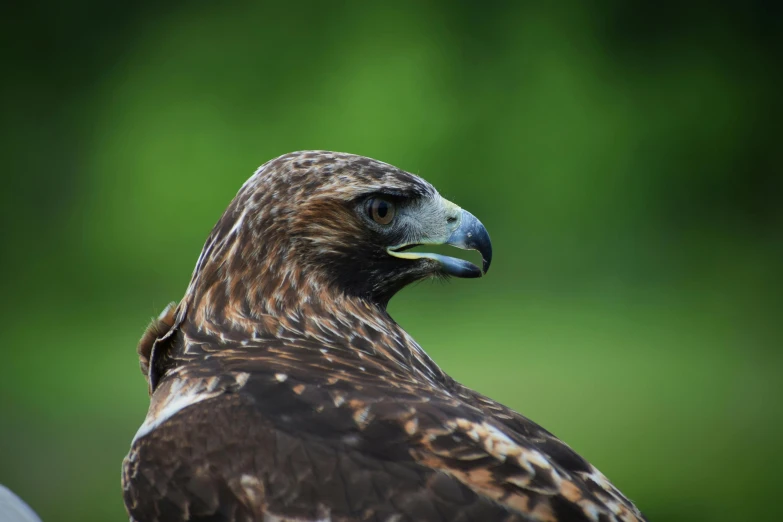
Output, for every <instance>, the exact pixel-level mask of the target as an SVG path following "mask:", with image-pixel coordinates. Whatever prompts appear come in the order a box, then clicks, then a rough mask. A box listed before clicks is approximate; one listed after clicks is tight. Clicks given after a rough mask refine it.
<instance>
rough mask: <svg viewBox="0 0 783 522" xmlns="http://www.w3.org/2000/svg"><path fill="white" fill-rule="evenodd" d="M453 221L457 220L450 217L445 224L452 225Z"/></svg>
mask: <svg viewBox="0 0 783 522" xmlns="http://www.w3.org/2000/svg"><path fill="white" fill-rule="evenodd" d="M455 221H457V218H455V217H450V218H447V219H446V222H447V223H454V222H455Z"/></svg>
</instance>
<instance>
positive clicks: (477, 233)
mask: <svg viewBox="0 0 783 522" xmlns="http://www.w3.org/2000/svg"><path fill="white" fill-rule="evenodd" d="M417 245H451V246H455V247H457V248H461V249H463V250H476V251H477V252H478V253H480V254H481V264H482V267H481V268H479V267H477V266H476V265H474V264H473V263H471V262H469V261H465V260H464V259H459V258H457V257H449V256H444V255H441V254H432V253H429V252H403V251H402V250H403V249H406V248H411V247H413V246H417ZM387 251H388V252H389V254H391V255H393V256H395V257H399V258H402V259H421V258H427V259H433V260H435V261H437V262H438V263H440V266H441V269H442V270H443V272H445V273H446V274H449V275H453V276H454V277H481V276H482V275H484V274H486V273H487V271H488V270H489V265H490V263H491V262H492V242H491V241H490V240H489V233H488V232H487V229H486V228H485V227H484V225H482V224H481V221H479V220H478V219H477V218H476V216H474V215H473V214H471V213H470V212H468V211H467V210H463V209H460V214H459V224H458V225H457V228H456V229H454V230H453V231H452V232H451V234H450V235H448V237H446V238H425V239H423V240H421V241H419V242H418V243H415V244H407V245H399V246H396V247H393V248H389V249H388V250H387Z"/></svg>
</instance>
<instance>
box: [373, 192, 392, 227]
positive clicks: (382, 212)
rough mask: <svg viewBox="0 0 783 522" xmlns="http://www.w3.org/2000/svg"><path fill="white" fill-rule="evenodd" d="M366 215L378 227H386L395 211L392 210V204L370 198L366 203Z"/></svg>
mask: <svg viewBox="0 0 783 522" xmlns="http://www.w3.org/2000/svg"><path fill="white" fill-rule="evenodd" d="M367 213H368V214H369V215H370V218H371V219H372V220H373V221H375V222H376V223H378V224H379V225H388V224H389V223H391V222H392V220H393V219H394V214H395V213H396V209H395V208H394V203H391V202H390V201H386V200H385V199H381V198H372V199H370V200H368V201H367Z"/></svg>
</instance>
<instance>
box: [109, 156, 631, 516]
mask: <svg viewBox="0 0 783 522" xmlns="http://www.w3.org/2000/svg"><path fill="white" fill-rule="evenodd" d="M437 243H443V244H451V245H454V246H457V247H459V248H470V249H475V250H479V251H480V252H481V254H482V257H483V260H484V266H483V267H482V268H481V269H480V268H478V267H476V266H473V265H472V264H470V263H467V262H465V261H462V260H459V259H454V258H449V257H446V256H442V255H436V254H426V253H413V252H410V251H408V250H407V249H408V248H409V247H411V246H413V245H427V244H437ZM490 259H491V247H490V244H489V236H488V235H487V234H486V230H485V229H484V227H483V225H481V223H480V222H479V221H478V220H477V219H476V218H475V217H473V216H472V215H471V214H470V213H468V212H467V211H465V210H462V209H460V208H459V207H458V206H456V205H454V204H453V203H451V202H449V201H447V200H445V199H443V198H442V197H441V196H440V195H439V194H438V192H437V191H436V190H435V188H434V187H432V185H430V184H429V183H427V182H426V181H424V180H422V179H421V178H419V177H417V176H414V175H413V174H410V173H407V172H405V171H402V170H400V169H397V168H395V167H393V166H391V165H388V164H385V163H382V162H379V161H375V160H372V159H369V158H364V157H360V156H355V155H351V154H340V153H333V152H324V151H305V152H296V153H292V154H287V155H284V156H281V157H279V158H276V159H274V160H272V161H270V162H268V163H266V164H265V165H262V166H261V167H260V168H259V169H258V170H257V171H256V173H255V174H254V175H253V176H252V177H251V178H250V179H249V180H248V181H247V182H246V183H245V184H244V185H243V186H242V188H241V189H240V191H239V193H238V194H237V196H236V197H235V198H234V200H233V201H232V202H231V204H230V205H229V207H228V209H227V210H226V212H225V213H224V215H223V216H222V217H221V218H220V220H219V221H218V223H217V225H216V226H215V228H214V229H213V230H212V233H211V234H210V235H209V237H208V238H207V241H206V244H205V245H204V248H203V250H202V253H201V255H200V257H199V259H198V262H197V263H196V267H195V269H194V271H193V276H192V278H191V281H190V284H189V285H188V288H187V290H186V292H185V296H184V297H183V298H182V300H181V301H180V302H179V304H178V305H175V304H174V303H172V305H169V307H168V308H167V309H166V310H164V312H163V313H162V314H161V315H160V317H159V318H158V319H156V320H155V321H153V322H152V324H151V325H150V326H149V328H148V330H147V332H146V333H145V335H144V336H143V337H142V340H141V342H140V343H139V347H138V352H139V360H140V364H141V368H142V371H143V372H144V374H145V377H146V378H147V382H148V385H149V392H150V395H151V402H150V409H149V412H148V415H147V418H146V419H145V421H144V423H143V424H142V426H141V428H140V429H139V431H138V433H137V434H136V437H135V438H134V440H133V442H132V445H131V450H130V453H129V454H128V456H127V457H126V459H125V461H124V463H123V474H122V482H123V491H124V499H125V504H126V507H127V509H128V513H129V514H130V517H131V520H134V521H137V522H148V521H149V522H151V521H184V520H194V521H195V520H203V521H206V520H210V521H251V520H257V521H262V520H263V521H269V522H284V521H300V522H305V521H313V522H315V521H319V522H327V521H328V522H352V521H364V520H373V521H387V522H401V521H422V522H430V521H466V522H467V521H496V520H497V521H508V522H511V521H551V522H565V521H571V522H576V521H591V522H598V521H603V522H610V521H616V522H620V521H622V522H633V521H643V520H645V519H644V517H643V516H642V514H641V513H640V512H639V510H638V509H637V508H636V507H635V506H634V505H633V504H632V503H631V502H630V501H629V500H628V499H626V498H625V497H624V496H623V495H622V494H621V493H620V492H619V491H618V490H617V489H616V488H615V487H614V486H613V485H612V484H611V483H610V482H609V481H608V480H607V479H606V477H605V476H604V475H603V474H601V473H600V472H599V471H598V470H597V469H596V468H595V467H593V466H592V465H591V464H589V463H588V462H586V461H585V460H584V459H583V458H582V457H580V456H579V455H577V454H576V453H575V452H574V451H573V450H571V449H570V448H569V447H568V446H567V445H566V444H564V443H563V442H561V441H560V440H559V439H557V438H556V437H554V436H553V435H552V434H551V433H549V432H547V431H546V430H544V429H543V428H541V427H540V426H538V425H536V424H535V423H533V422H532V421H530V420H528V419H527V418H525V417H523V416H522V415H520V414H518V413H516V412H515V411H513V410H510V409H509V408H506V407H505V406H503V405H501V404H499V403H497V402H495V401H493V400H492V399H489V398H487V397H484V396H482V395H480V394H478V393H476V392H475V391H473V390H470V389H468V388H466V387H464V386H462V385H461V384H459V383H457V382H455V381H454V380H453V379H452V378H450V377H449V376H448V375H447V374H446V373H444V372H443V371H442V370H441V369H440V368H439V367H438V366H437V365H436V364H435V363H434V362H433V361H432V359H430V358H429V357H428V356H427V354H426V353H425V352H424V350H423V349H422V348H421V347H420V346H419V345H418V344H417V343H416V342H415V341H414V340H413V339H412V338H411V337H410V336H409V335H408V334H407V333H406V332H405V331H404V330H403V329H402V328H401V327H400V326H399V325H398V324H397V323H396V322H394V320H393V319H392V318H391V317H390V316H389V315H388V313H387V312H386V305H387V303H388V301H389V299H390V298H391V297H392V296H393V295H394V294H395V293H396V292H397V291H399V290H400V289H401V288H403V287H404V286H406V285H407V284H409V283H411V282H414V281H417V280H421V279H423V278H427V277H445V276H449V275H452V276H458V277H475V276H479V275H481V274H482V273H483V272H485V271H486V269H487V268H488V266H489V261H490Z"/></svg>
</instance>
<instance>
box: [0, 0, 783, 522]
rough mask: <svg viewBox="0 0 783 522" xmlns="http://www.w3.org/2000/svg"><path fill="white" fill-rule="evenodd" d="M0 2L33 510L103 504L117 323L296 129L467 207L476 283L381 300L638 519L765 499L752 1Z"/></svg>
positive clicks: (768, 113)
mask: <svg viewBox="0 0 783 522" xmlns="http://www.w3.org/2000/svg"><path fill="white" fill-rule="evenodd" d="M732 5H733V7H732ZM770 9H772V10H773V11H774V12H772V11H770ZM3 11H4V14H3V15H2V17H1V18H2V22H0V24H2V25H1V26H0V28H1V29H2V30H1V31H0V42H2V45H0V53H2V54H0V56H2V67H3V80H2V82H0V83H1V84H2V98H1V99H0V103H1V104H2V127H1V128H0V132H2V136H1V138H2V139H0V150H1V151H2V159H3V164H4V168H3V174H2V190H0V204H1V205H0V212H2V219H3V227H2V228H1V229H0V235H1V237H2V245H3V251H2V256H0V268H1V269H2V272H1V273H2V289H1V290H2V295H3V299H2V307H3V309H2V314H1V315H0V317H2V319H0V320H1V321H2V325H0V326H2V328H0V335H1V336H2V344H1V345H0V346H2V348H1V349H2V379H0V483H3V484H6V485H7V486H9V487H10V488H11V489H13V490H15V491H16V492H17V493H19V494H20V495H21V496H22V497H23V498H25V499H26V500H27V501H28V502H29V503H30V504H31V506H32V507H33V508H34V509H36V510H37V511H38V512H39V513H40V515H41V516H42V517H43V519H44V520H45V521H56V520H63V521H70V520H80V521H104V520H123V519H126V515H125V513H124V508H123V505H122V500H121V492H120V463H121V461H122V458H123V456H124V455H125V453H126V452H127V449H128V447H129V443H130V440H131V438H132V437H133V435H134V433H135V431H136V429H137V427H138V426H139V424H140V423H141V422H142V419H143V417H144V414H145V411H146V407H147V404H148V398H147V395H146V388H145V383H144V379H143V378H142V375H141V374H140V372H139V369H138V362H137V359H136V354H135V344H136V341H137V339H138V338H139V337H140V335H141V333H142V332H143V330H144V328H145V326H146V324H147V322H148V320H149V319H150V318H151V317H152V316H153V315H155V314H157V312H159V311H160V310H161V309H162V308H163V307H164V306H165V304H166V303H168V302H169V301H171V300H177V299H179V298H180V297H181V295H182V293H183V292H184V289H185V286H186V285H187V282H188V280H189V277H190V273H191V270H192V268H193V265H194V263H195V261H196V258H197V257H198V254H199V251H200V249H201V246H202V244H203V241H204V239H205V238H206V236H207V234H208V233H209V230H210V229H211V227H212V225H213V224H214V222H215V221H216V220H217V219H218V217H219V216H220V214H221V213H222V211H223V210H224V208H225V207H226V206H227V204H228V202H229V201H230V200H231V198H232V197H233V195H234V194H235V192H236V191H237V190H238V188H239V187H240V185H241V184H242V183H243V182H244V180H245V179H246V178H247V177H248V176H250V175H251V174H252V172H253V171H254V169H255V168H256V167H257V166H258V165H260V164H261V163H263V162H265V161H267V160H269V159H271V158H273V157H275V156H278V155H280V154H283V153H286V152H289V151H294V150H300V149H330V150H338V151H347V152H353V153H357V154H362V155H366V156H371V157H374V158H377V159H380V160H383V161H386V162H389V163H392V164H394V165H397V166H399V167H401V168H404V169H406V170H409V171H412V172H414V173H417V174H420V175H422V176H424V177H425V178H426V179H428V180H429V181H431V182H432V183H434V184H435V185H436V186H437V187H438V188H439V189H440V190H441V192H442V193H443V194H444V195H445V196H446V197H448V198H449V199H452V200H453V201H456V202H457V203H459V204H460V205H462V206H463V207H465V208H467V209H470V210H471V211H472V212H473V213H474V214H476V215H477V216H479V217H480V219H481V220H482V221H483V222H484V224H485V225H486V226H487V228H488V229H489V230H490V233H491V234H492V239H493V243H494V248H495V258H494V259H495V261H494V263H493V266H492V270H491V272H490V273H489V276H488V277H487V278H485V279H482V280H477V281H455V282H453V283H451V284H448V285H443V284H427V283H425V284H420V285H417V286H415V287H414V288H410V289H407V290H406V291H404V292H403V293H402V294H401V295H399V296H398V297H396V298H395V299H394V301H393V302H392V305H391V311H392V314H393V315H394V317H395V318H396V319H397V320H398V321H399V322H400V323H401V324H402V325H404V326H405V327H406V328H407V329H408V330H409V331H410V332H411V333H412V334H413V335H414V337H416V338H417V339H418V340H419V341H420V343H421V344H422V345H423V346H424V347H425V349H427V350H428V352H429V353H430V354H431V355H432V356H433V357H434V358H435V359H436V360H437V361H438V362H439V363H440V364H441V365H442V366H443V367H444V368H445V369H446V370H447V371H449V372H450V373H451V374H452V375H453V376H454V377H456V378H457V379H458V380H460V381H462V382H463V383H465V384H467V385H469V386H472V387H475V388H477V389H478V390H480V391H481V392H483V393H486V394H488V395H491V396H492V397H494V398H496V399H498V400H500V401H503V402H505V403H507V404H509V405H510V406H512V407H514V408H515V409H518V410H519V411H521V412H523V413H524V414H526V415H527V416H529V417H531V418H532V419H534V420H536V421H538V422H539V423H541V424H543V425H544V426H546V427H547V428H548V429H550V430H551V431H553V432H554V433H556V434H557V435H559V436H560V437H562V438H563V439H565V440H566V441H567V442H568V443H570V444H571V445H572V446H573V447H574V448H575V449H576V450H577V451H579V452H580V453H582V454H583V455H585V456H586V457H587V458H588V459H589V460H591V461H592V462H593V463H595V464H596V465H597V466H598V467H599V468H600V469H601V470H602V471H603V472H604V473H606V474H607V475H608V476H609V477H610V478H611V479H612V480H613V481H614V482H615V483H616V484H617V485H618V487H620V489H622V490H623V491H624V492H626V493H627V494H628V495H629V496H630V497H631V498H633V499H634V500H635V501H636V502H637V503H638V505H639V506H640V508H642V509H643V510H644V511H645V512H646V513H647V514H648V516H649V517H650V518H651V520H654V521H695V520H704V521H744V520H771V519H773V518H777V517H776V516H775V515H774V513H776V512H777V513H779V508H774V505H773V504H772V501H773V499H775V498H777V497H778V496H779V492H780V488H781V487H783V483H782V481H781V478H780V472H781V468H783V443H781V429H782V428H783V411H782V409H783V408H782V407H781V399H782V398H783V377H781V371H782V370H783V353H782V351H781V348H783V340H782V338H783V327H781V312H782V311H783V154H781V135H783V129H781V124H780V118H778V117H777V116H779V114H780V113H779V111H780V109H781V104H780V93H781V88H782V87H783V81H781V80H782V78H783V76H781V63H783V54H782V53H781V52H780V49H779V48H778V47H777V46H776V45H775V43H776V40H778V39H779V35H780V34H781V30H782V29H783V25H782V24H781V19H783V17H781V8H780V7H777V4H772V3H767V2H749V3H744V4H741V3H735V4H725V5H724V4H717V5H716V4H714V3H713V4H704V5H699V4H698V3H696V4H687V5H680V4H679V3H677V2H673V1H664V2H662V3H656V4H655V7H651V6H648V7H645V6H644V5H643V4H629V3H628V2H623V1H619V0H618V1H610V2H602V3H600V4H595V5H592V6H590V7H588V6H587V5H586V3H578V2H573V3H562V2H561V3H556V2H549V3H541V4H537V5H536V4H526V3H521V2H518V3H505V2H503V3H501V2H493V3H486V4H480V3H477V2H471V3H469V2H448V3H445V2H444V3H434V2H394V3H386V4H376V3H372V4H371V3H345V2H332V3H326V2H324V3H289V4H285V5H282V4H281V5H276V6H263V5H262V4H261V3H258V2H249V1H248V2H222V3H220V5H218V4H217V3H211V2H192V3H185V2H182V1H173V2H168V3H167V4H166V5H165V6H162V5H159V4H158V3H157V2H152V1H150V0H147V1H140V2H134V3H127V4H126V3H117V4H115V3H108V2H98V1H91V0H88V1H77V2H67V3H66V2H60V3H56V4H55V3H51V4H50V5H48V6H47V5H41V4H32V3H30V4H19V5H17V6H16V7H10V6H6V7H3ZM773 508H774V509H775V511H773ZM777 516H779V515H777Z"/></svg>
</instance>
